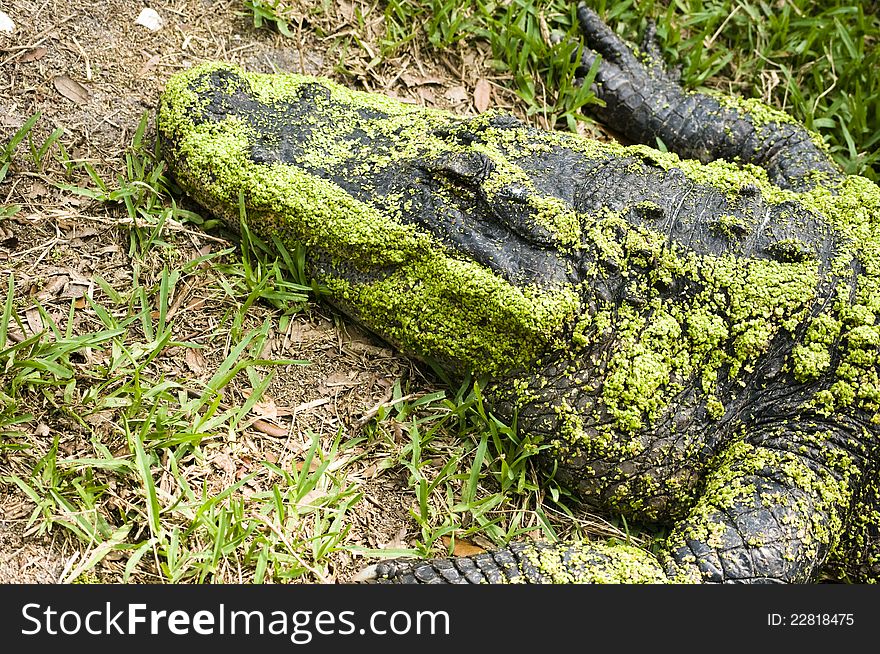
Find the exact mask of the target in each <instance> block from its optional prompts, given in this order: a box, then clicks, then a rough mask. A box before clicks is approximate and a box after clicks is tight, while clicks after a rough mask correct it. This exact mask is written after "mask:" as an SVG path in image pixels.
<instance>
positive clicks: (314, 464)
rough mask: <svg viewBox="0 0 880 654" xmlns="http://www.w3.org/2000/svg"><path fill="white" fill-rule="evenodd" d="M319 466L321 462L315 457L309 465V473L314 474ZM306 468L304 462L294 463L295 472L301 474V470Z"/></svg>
mask: <svg viewBox="0 0 880 654" xmlns="http://www.w3.org/2000/svg"><path fill="white" fill-rule="evenodd" d="M320 466H321V462H320V461H318V459H317V457H315V458H313V459H312V461H311V463H309V472H314V471H315V470H317V469H318V468H319V467H320ZM305 467H306V462H305V461H297V462H296V470H297V472H302V470H303V468H305Z"/></svg>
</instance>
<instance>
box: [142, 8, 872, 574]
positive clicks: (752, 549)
mask: <svg viewBox="0 0 880 654" xmlns="http://www.w3.org/2000/svg"><path fill="white" fill-rule="evenodd" d="M577 16H578V20H579V23H580V28H581V32H582V34H583V42H584V47H583V48H582V55H579V56H581V61H580V68H579V69H578V75H579V76H581V77H583V76H584V75H585V73H586V71H587V70H590V69H591V68H592V69H593V70H594V72H595V78H594V83H595V92H596V93H597V95H598V97H599V98H600V99H601V100H602V102H603V106H602V107H600V108H599V109H598V110H597V111H598V114H599V118H600V119H602V120H604V121H605V123H606V124H608V125H609V126H610V127H611V128H612V129H614V130H615V131H616V132H617V133H619V134H621V135H622V137H623V138H625V139H628V140H629V141H630V144H628V145H624V144H621V143H617V142H602V141H599V140H595V139H589V138H585V137H582V136H579V135H577V134H573V133H569V132H557V131H552V130H542V129H538V128H536V127H532V126H529V125H528V124H526V123H524V122H522V121H520V120H519V119H517V118H516V117H514V116H512V115H509V114H507V113H504V112H499V111H488V112H485V113H482V114H480V115H477V116H460V115H455V114H453V113H450V112H446V111H441V110H435V109H430V108H423V107H419V106H416V105H413V104H407V103H404V102H401V101H399V100H397V99H394V98H390V97H386V96H385V95H381V94H375V93H365V92H360V91H354V90H350V89H348V88H345V87H344V86H342V85H339V84H337V83H335V82H333V81H330V80H327V79H323V78H318V77H313V76H307V75H298V74H273V75H265V74H256V73H250V72H245V71H243V70H241V69H240V68H238V67H236V66H233V65H229V64H225V63H208V64H202V65H199V66H196V67H194V68H191V69H188V70H186V71H183V72H180V73H177V74H175V75H174V76H172V77H171V78H170V79H169V81H168V82H167V85H166V87H165V90H164V92H163V95H162V98H161V102H160V107H159V111H158V121H157V122H158V133H159V138H160V140H161V143H162V147H163V152H164V157H165V158H166V160H167V162H168V164H169V167H170V170H171V172H172V174H173V175H174V177H175V178H176V180H177V181H178V183H179V184H180V186H181V188H182V189H184V190H185V191H186V192H187V193H188V194H189V195H190V196H192V198H194V199H195V201H197V202H198V203H199V204H200V205H202V206H203V207H204V208H206V209H207V210H208V211H210V212H213V213H214V214H215V215H217V216H219V217H221V218H222V219H223V220H225V221H226V222H228V224H229V225H230V226H232V227H234V228H235V227H237V226H238V225H239V221H240V217H241V214H242V212H243V211H244V212H246V216H247V221H248V225H249V228H250V229H251V231H253V232H254V233H256V234H259V235H260V236H262V237H263V238H265V239H266V241H267V242H273V240H277V242H279V243H281V244H283V245H284V246H285V247H293V246H295V245H296V244H303V245H304V246H305V250H306V252H307V255H306V266H307V272H308V274H309V275H311V277H312V278H313V279H314V280H316V282H318V283H319V284H320V285H321V286H322V287H323V288H324V289H326V293H327V301H328V302H329V303H330V304H331V305H332V306H333V307H335V308H336V309H338V310H339V311H341V312H342V313H343V314H345V315H347V316H349V317H350V318H351V319H352V320H354V321H356V322H357V323H359V324H361V325H363V326H365V327H366V328H367V329H369V330H370V331H372V332H374V333H375V334H377V335H378V336H380V337H381V338H382V339H384V340H385V341H386V342H388V343H390V344H392V345H393V346H395V347H396V348H397V349H398V350H399V351H400V352H401V353H403V354H405V355H407V356H411V357H414V358H416V359H418V360H422V361H430V362H433V363H434V364H435V365H437V366H440V368H441V369H443V370H444V371H446V372H447V373H448V374H449V376H450V378H452V379H463V378H464V376H465V375H467V374H471V375H474V376H475V377H479V378H482V379H485V380H486V385H485V389H484V391H483V393H484V397H485V400H486V402H487V404H488V406H489V407H491V410H492V411H493V413H494V415H496V416H498V417H499V418H500V419H502V420H504V421H507V422H509V423H510V424H515V426H516V429H517V430H518V431H519V433H520V434H524V435H528V436H529V437H530V438H532V439H534V442H536V443H538V444H539V448H538V449H539V450H540V452H539V454H538V455H537V457H538V458H539V460H540V462H541V463H540V465H541V466H542V468H543V469H544V470H545V472H546V473H547V474H548V475H554V476H555V479H557V480H558V481H559V483H560V484H561V485H563V486H564V487H565V488H567V489H570V491H571V492H572V494H573V495H574V496H575V497H577V499H578V501H579V502H580V503H582V504H583V506H584V507H585V508H586V509H589V510H591V511H594V512H601V513H605V514H608V515H616V516H623V517H625V518H626V519H627V520H628V521H629V522H630V523H640V524H645V525H653V526H658V527H660V528H662V529H665V530H666V531H665V532H663V533H665V534H666V536H665V537H664V538H663V540H662V542H661V545H660V546H659V547H658V548H657V550H658V551H656V552H647V551H645V550H644V549H641V548H637V547H635V546H632V545H629V544H626V543H622V542H618V541H615V540H613V539H611V540H607V541H602V540H584V541H578V542H576V541H571V542H556V543H550V542H532V541H528V542H514V543H512V544H509V545H508V546H506V547H502V548H500V549H498V550H495V551H488V552H485V553H481V554H477V555H475V556H471V557H449V558H439V559H434V560H418V559H393V560H387V561H381V562H379V563H376V564H374V565H372V566H371V567H370V568H368V570H367V574H366V575H364V578H370V579H372V580H374V581H382V582H400V583H485V582H492V583H494V582H524V583H551V582H553V583H566V582H625V583H640V582H648V583H659V582H673V583H690V582H779V583H786V582H787V583H813V582H818V581H823V580H848V581H855V582H860V583H862V582H871V581H873V582H876V581H877V580H878V579H880V491H878V489H880V483H878V482H880V440H878V434H880V427H878V425H880V378H878V373H880V366H878V352H880V350H878V348H880V320H878V317H880V188H878V186H877V185H875V184H874V183H873V182H871V181H870V180H868V179H865V178H863V177H860V176H855V175H844V174H843V173H841V172H840V170H839V169H838V167H837V166H836V165H835V164H834V163H833V161H832V160H831V158H830V157H829V154H828V151H827V148H826V147H825V146H824V145H823V143H822V140H821V138H820V137H818V136H817V135H815V134H814V133H812V132H810V131H808V130H807V129H805V128H804V127H803V126H802V125H800V124H798V123H797V122H796V121H795V120H794V119H792V118H790V117H789V116H788V115H786V114H784V113H782V112H780V111H777V110H774V109H771V108H769V107H767V106H765V105H762V104H760V103H758V102H756V101H754V100H743V99H735V98H730V97H727V96H724V95H720V94H715V93H698V92H694V91H686V90H683V89H682V88H681V86H680V85H679V84H678V82H677V80H676V78H675V75H674V74H672V73H670V72H668V71H667V69H666V67H665V66H664V65H663V62H662V60H661V58H660V54H659V48H658V46H657V43H656V38H655V36H654V34H653V33H652V30H651V29H649V30H648V32H649V33H648V34H647V39H646V41H645V43H644V44H643V45H642V46H641V47H636V46H630V45H628V43H627V42H625V41H623V40H622V39H620V38H619V37H618V36H617V35H616V34H615V33H614V32H613V31H612V30H611V29H610V28H609V27H607V26H606V25H605V24H604V23H603V22H602V21H601V20H600V18H599V17H598V16H597V15H596V14H595V13H593V12H592V11H591V10H589V9H587V8H585V7H583V6H581V7H579V8H578V12H577ZM658 139H659V140H660V141H662V143H663V144H665V146H666V149H665V150H664V151H661V150H658V149H654V148H652V147H649V145H648V144H654V145H656V144H657V140H658Z"/></svg>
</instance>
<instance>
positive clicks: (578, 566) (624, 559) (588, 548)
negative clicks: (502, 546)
mask: <svg viewBox="0 0 880 654" xmlns="http://www.w3.org/2000/svg"><path fill="white" fill-rule="evenodd" d="M522 558H523V562H524V563H523V564H521V568H522V571H523V574H524V576H531V575H537V576H538V579H539V580H540V581H541V583H551V584H623V583H628V584H663V583H669V582H670V579H669V578H668V577H667V576H666V574H665V572H664V571H663V569H662V568H661V567H660V564H659V562H658V561H657V558H656V557H654V556H652V555H651V554H649V553H648V552H646V551H644V550H642V549H639V548H637V547H633V546H632V545H626V544H623V543H611V542H607V543H587V542H584V543H578V544H565V545H556V546H546V547H531V548H529V549H527V550H525V551H524V552H523V553H522Z"/></svg>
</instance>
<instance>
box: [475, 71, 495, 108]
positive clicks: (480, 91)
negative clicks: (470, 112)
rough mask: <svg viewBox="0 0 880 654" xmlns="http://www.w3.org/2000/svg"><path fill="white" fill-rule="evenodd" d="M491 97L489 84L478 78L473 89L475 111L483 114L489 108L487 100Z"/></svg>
mask: <svg viewBox="0 0 880 654" xmlns="http://www.w3.org/2000/svg"><path fill="white" fill-rule="evenodd" d="M491 97H492V87H491V86H489V82H487V81H486V80H484V79H483V78H480V79H479V80H477V86H476V88H474V106H475V107H476V108H477V111H479V112H480V113H483V112H484V111H486V109H488V108H489V99H490V98H491Z"/></svg>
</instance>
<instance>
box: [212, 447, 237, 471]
mask: <svg viewBox="0 0 880 654" xmlns="http://www.w3.org/2000/svg"><path fill="white" fill-rule="evenodd" d="M211 463H213V464H214V465H215V466H217V467H218V468H220V469H221V470H222V471H223V472H225V473H226V474H227V475H233V474H235V461H233V460H232V457H231V456H229V455H228V454H224V453H222V452H221V453H219V454H218V455H217V456H215V457H214V458H213V459H211Z"/></svg>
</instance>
